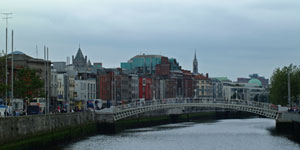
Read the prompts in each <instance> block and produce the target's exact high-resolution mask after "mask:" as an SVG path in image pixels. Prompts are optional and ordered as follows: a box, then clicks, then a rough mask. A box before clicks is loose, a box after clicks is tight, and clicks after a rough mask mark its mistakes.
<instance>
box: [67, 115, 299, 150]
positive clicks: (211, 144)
mask: <svg viewBox="0 0 300 150" xmlns="http://www.w3.org/2000/svg"><path fill="white" fill-rule="evenodd" d="M274 128H275V121H274V120H271V119H264V118H254V119H226V120H217V121H216V122H209V123H193V122H187V123H178V124H168V125H162V126H155V127H151V128H139V129H131V130H125V131H123V132H122V133H119V134H115V135H97V136H93V137H89V138H86V139H84V140H82V141H78V142H76V143H72V144H70V145H68V146H66V147H65V148H64V149H65V150H299V149H300V145H299V144H298V143H295V142H293V141H291V140H289V139H288V138H286V137H284V136H277V135H273V134H272V133H271V131H270V130H272V129H274Z"/></svg>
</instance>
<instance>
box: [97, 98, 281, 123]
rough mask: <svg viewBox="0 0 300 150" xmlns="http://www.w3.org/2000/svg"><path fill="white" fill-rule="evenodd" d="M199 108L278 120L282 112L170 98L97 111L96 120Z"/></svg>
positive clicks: (247, 104)
mask: <svg viewBox="0 0 300 150" xmlns="http://www.w3.org/2000/svg"><path fill="white" fill-rule="evenodd" d="M186 107H199V108H222V109H228V110H236V111H244V112H249V113H253V114H257V115H261V116H265V117H268V118H271V119H276V120H277V119H278V118H279V117H280V116H281V114H282V112H280V111H278V109H277V107H276V105H273V104H270V103H261V102H254V101H245V100H230V101H226V100H212V99H191V98H172V99H162V100H151V101H143V102H132V103H129V104H123V105H119V106H113V107H111V108H109V109H104V110H97V111H96V115H97V116H99V117H100V118H98V120H102V121H103V120H104V121H110V122H115V121H118V120H121V119H125V118H128V117H131V116H135V115H138V114H141V113H147V112H152V111H156V110H163V109H165V110H167V109H174V108H186Z"/></svg>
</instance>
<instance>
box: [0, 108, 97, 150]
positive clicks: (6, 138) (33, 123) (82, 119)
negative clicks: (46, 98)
mask: <svg viewBox="0 0 300 150" xmlns="http://www.w3.org/2000/svg"><path fill="white" fill-rule="evenodd" d="M94 122H95V116H94V112H79V113H65V114H49V115H32V116H20V117H7V118H0V145H2V144H6V143H9V142H13V141H16V140H21V139H25V138H30V137H32V136H35V135H39V134H43V133H49V132H55V131H57V130H62V129H67V128H70V127H76V126H80V125H84V124H87V123H94Z"/></svg>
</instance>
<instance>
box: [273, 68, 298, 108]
mask: <svg viewBox="0 0 300 150" xmlns="http://www.w3.org/2000/svg"><path fill="white" fill-rule="evenodd" d="M288 72H290V82H291V97H292V101H294V102H296V101H298V97H299V94H300V68H299V67H297V66H295V65H292V64H291V65H289V66H285V67H283V68H282V69H280V68H277V69H275V71H274V72H273V75H272V77H271V89H270V100H271V102H272V103H273V104H280V105H287V104H288Z"/></svg>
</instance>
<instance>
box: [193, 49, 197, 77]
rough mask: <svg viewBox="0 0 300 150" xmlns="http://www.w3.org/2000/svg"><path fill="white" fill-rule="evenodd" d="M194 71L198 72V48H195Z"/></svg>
mask: <svg viewBox="0 0 300 150" xmlns="http://www.w3.org/2000/svg"><path fill="white" fill-rule="evenodd" d="M193 73H194V74H197V73H198V60H197V55H196V50H195V55H194V61H193Z"/></svg>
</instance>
